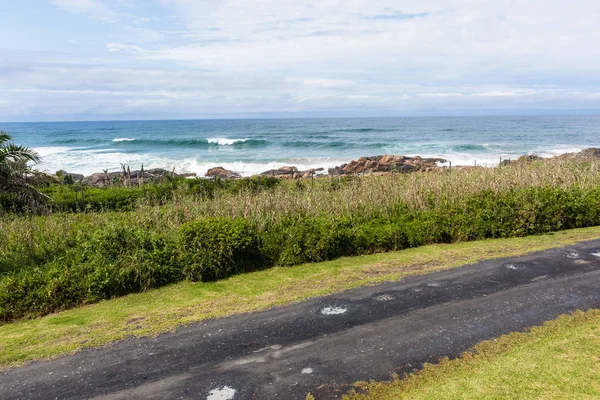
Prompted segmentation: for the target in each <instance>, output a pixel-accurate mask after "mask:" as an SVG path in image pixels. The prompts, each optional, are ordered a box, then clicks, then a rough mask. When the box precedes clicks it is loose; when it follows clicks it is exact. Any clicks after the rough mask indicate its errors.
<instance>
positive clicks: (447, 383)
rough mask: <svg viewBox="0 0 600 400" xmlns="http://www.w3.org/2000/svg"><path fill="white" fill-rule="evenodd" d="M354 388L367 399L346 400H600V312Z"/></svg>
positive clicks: (566, 319)
mask: <svg viewBox="0 0 600 400" xmlns="http://www.w3.org/2000/svg"><path fill="white" fill-rule="evenodd" d="M356 385H357V391H360V392H363V391H364V390H367V393H362V394H357V393H356V392H355V393H351V394H349V395H348V396H346V397H345V400H375V399H377V400H399V399H411V400H418V399H461V400H463V399H477V400H479V399H599V398H600V310H590V311H588V312H581V311H578V312H576V313H574V314H573V315H568V316H567V315H563V316H561V317H559V318H558V319H556V320H553V321H549V322H547V323H545V324H544V325H543V326H540V327H535V328H532V329H531V330H530V331H529V332H527V333H511V334H509V335H506V336H502V337H500V338H498V339H495V340H490V341H486V342H482V343H480V344H479V345H477V346H476V347H475V348H474V349H473V350H472V351H470V352H467V353H465V354H464V355H463V356H461V357H460V358H457V359H455V360H448V359H445V360H443V361H442V362H441V363H440V364H435V365H433V364H429V365H426V366H425V368H424V369H423V370H422V371H420V372H417V373H414V374H411V375H409V376H408V377H406V378H405V379H398V378H395V379H394V380H393V381H391V382H382V383H376V382H373V383H357V384H356ZM309 398H310V397H309Z"/></svg>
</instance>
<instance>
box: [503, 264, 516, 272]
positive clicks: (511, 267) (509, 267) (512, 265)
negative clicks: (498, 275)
mask: <svg viewBox="0 0 600 400" xmlns="http://www.w3.org/2000/svg"><path fill="white" fill-rule="evenodd" d="M506 268H508V269H512V270H513V271H516V270H518V269H519V268H518V267H517V266H516V265H515V264H508V265H507V266H506Z"/></svg>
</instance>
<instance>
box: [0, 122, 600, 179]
mask: <svg viewBox="0 0 600 400" xmlns="http://www.w3.org/2000/svg"><path fill="white" fill-rule="evenodd" d="M0 129H2V130H4V131H5V132H7V133H9V134H11V135H12V136H13V139H14V141H15V142H16V143H18V144H23V145H26V146H29V147H31V148H33V149H35V150H36V151H37V152H38V153H39V154H40V155H41V156H42V158H43V162H42V163H41V164H40V165H38V169H40V170H45V171H48V172H51V173H54V172H56V171H57V170H59V169H64V170H67V171H69V172H73V173H81V174H86V175H88V174H91V173H94V172H102V171H103V170H105V169H108V170H109V171H117V170H120V169H121V164H126V165H129V166H130V168H131V169H132V170H133V169H139V168H140V167H141V165H142V164H143V165H144V168H145V169H149V168H159V167H160V168H166V169H169V170H172V169H175V171H176V172H195V173H197V174H199V175H204V173H205V172H206V171H207V170H208V169H209V168H211V167H215V166H222V167H224V168H227V169H231V170H233V171H236V172H239V173H241V174H242V175H244V176H249V175H253V174H258V173H260V172H263V171H266V170H269V169H273V168H277V167H281V166H284V165H294V166H297V167H298V168H299V169H302V170H303V169H309V168H318V167H323V168H325V169H327V168H331V167H334V166H337V165H340V164H342V163H346V162H349V161H350V160H353V159H357V158H359V157H361V156H373V155H383V154H398V155H406V156H416V155H419V156H423V157H425V156H427V157H441V158H445V159H447V160H449V161H451V162H452V164H453V165H473V164H474V163H475V162H477V164H478V165H490V166H491V165H496V164H497V163H498V162H499V161H500V158H502V159H507V158H513V159H514V158H517V157H519V156H521V155H526V154H537V155H540V156H544V157H548V156H553V155H557V154H561V153H565V152H575V151H580V150H582V149H584V148H587V147H600V116H526V117H522V116H515V117H510V116H501V117H499V116H494V117H423V118H421V117H419V118H417V117H414V118H410V117H407V118H351V119H338V118H335V119H334V118H332V119H255V120H183V121H108V122H106V121H102V122H39V123H1V124H0Z"/></svg>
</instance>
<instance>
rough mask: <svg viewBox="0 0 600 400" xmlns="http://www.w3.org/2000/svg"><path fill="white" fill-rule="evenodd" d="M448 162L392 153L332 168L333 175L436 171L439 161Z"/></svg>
mask: <svg viewBox="0 0 600 400" xmlns="http://www.w3.org/2000/svg"><path fill="white" fill-rule="evenodd" d="M445 162H447V161H446V160H444V159H441V158H421V157H406V156H398V155H392V154H386V155H383V156H371V157H361V158H359V159H358V160H354V161H351V162H349V163H348V164H342V165H340V166H339V167H335V168H330V169H329V173H330V174H333V175H347V174H365V173H367V174H379V173H391V172H403V173H407V172H413V171H434V170H437V168H438V166H437V164H438V163H445Z"/></svg>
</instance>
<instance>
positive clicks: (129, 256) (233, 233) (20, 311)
mask: <svg viewBox="0 0 600 400" xmlns="http://www.w3.org/2000/svg"><path fill="white" fill-rule="evenodd" d="M215 184H216V183H215ZM195 185H199V186H196V187H204V186H202V185H204V184H195ZM206 187H210V186H206ZM244 190H246V189H244ZM290 190H298V189H297V188H292V189H290ZM302 190H303V191H309V190H312V189H310V188H305V189H302ZM325 190H329V187H326V188H325ZM199 201H204V200H199ZM152 210H153V212H154V213H155V214H154V217H155V220H144V221H140V220H138V214H137V213H136V212H131V213H125V212H120V213H102V214H77V215H71V216H67V215H66V214H63V215H55V216H48V217H22V218H27V219H25V220H23V221H25V222H26V225H23V226H27V231H19V230H16V228H10V229H11V230H10V231H6V232H3V231H1V230H0V239H2V240H3V242H1V243H0V255H1V257H0V320H4V321H8V320H12V319H16V318H20V317H23V316H36V315H43V314H47V313H49V312H53V311H56V310H61V309H65V308H69V307H74V306H77V305H80V304H85V303H91V302H95V301H99V300H101V299H108V298H111V297H115V296H121V295H124V294H127V293H134V292H140V291H144V290H147V289H149V288H153V287H159V286H163V285H166V284H169V283H172V282H177V281H181V280H183V279H188V280H192V281H199V280H201V281H212V280H216V279H222V278H225V277H227V276H230V275H233V274H238V273H244V272H248V271H253V270H257V269H260V268H267V267H271V266H274V265H297V264H300V263H305V262H318V261H323V260H329V259H333V258H336V257H341V256H351V255H358V254H366V253H374V252H380V251H390V250H399V249H404V248H409V247H416V246H421V245H424V244H429V243H447V242H455V241H466V240H478V239H486V238H501V237H514V236H525V235H531V234H540V233H545V232H551V231H556V230H559V229H569V228H580V227H585V226H592V225H600V188H597V187H594V188H580V187H571V188H551V187H533V188H516V189H509V190H504V191H501V192H498V191H494V190H484V191H480V192H478V193H475V194H473V195H471V196H469V197H466V198H465V199H463V200H461V201H443V202H437V203H436V202H431V203H430V204H429V206H428V208H426V209H415V208H412V209H411V208H409V207H408V206H407V205H406V204H405V203H402V202H400V201H398V202H397V203H395V204H390V205H389V207H388V208H387V209H386V210H383V209H382V210H375V211H373V210H368V209H367V208H356V209H354V210H352V211H348V212H346V213H345V214H342V215H330V214H327V213H325V212H322V211H321V212H318V213H314V214H311V215H308V214H307V213H302V212H297V213H289V214H286V215H279V216H277V218H258V217H255V218H253V219H251V218H241V217H230V216H221V217H208V218H207V217H204V218H199V219H197V220H195V221H191V222H185V221H186V218H189V217H187V216H186V215H187V214H185V212H182V214H181V215H178V216H177V221H175V222H174V221H172V220H171V219H172V218H173V215H172V214H167V213H165V212H164V208H162V207H156V208H153V209H152ZM14 221H15V225H14V226H15V227H19V226H21V225H19V224H17V223H16V222H18V220H14ZM179 221H184V222H183V223H182V222H179ZM67 222H68V224H67ZM50 223H52V224H54V225H52V227H48V226H47V224H50ZM4 226H7V227H10V226H12V225H10V224H9V223H8V222H7V223H6V224H5V225H4ZM64 227H68V229H65V228H64Z"/></svg>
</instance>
